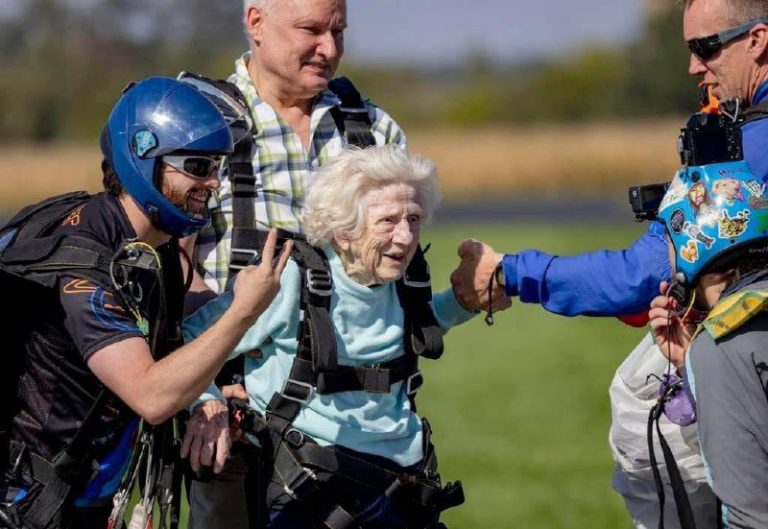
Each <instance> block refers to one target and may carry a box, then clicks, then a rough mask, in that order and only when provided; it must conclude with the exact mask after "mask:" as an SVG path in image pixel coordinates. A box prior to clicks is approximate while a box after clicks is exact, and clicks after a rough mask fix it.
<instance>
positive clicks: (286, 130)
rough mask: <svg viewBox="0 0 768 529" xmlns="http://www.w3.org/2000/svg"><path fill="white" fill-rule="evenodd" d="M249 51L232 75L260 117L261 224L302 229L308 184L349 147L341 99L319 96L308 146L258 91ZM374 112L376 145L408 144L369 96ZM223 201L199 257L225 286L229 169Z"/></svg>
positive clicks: (211, 281)
mask: <svg viewBox="0 0 768 529" xmlns="http://www.w3.org/2000/svg"><path fill="white" fill-rule="evenodd" d="M248 55H249V53H246V54H245V55H243V56H242V57H240V58H239V59H238V60H237V61H236V62H235V73H234V74H233V75H232V76H230V78H229V81H230V82H231V83H234V84H235V85H237V87H238V88H239V89H240V90H241V91H242V92H243V95H244V96H245V98H246V101H247V102H248V106H249V107H250V110H251V114H252V115H253V119H254V123H255V126H254V128H255V131H256V132H255V135H254V146H253V172H254V174H255V176H256V192H257V197H256V200H255V201H254V208H255V216H256V222H257V224H259V225H261V226H264V227H265V228H270V227H276V228H282V229H284V230H288V231H292V232H298V233H301V232H302V210H303V207H304V190H305V188H306V186H307V184H308V183H309V182H310V181H311V179H312V175H313V174H314V173H315V172H316V171H317V170H318V168H319V167H320V166H321V165H323V164H324V163H325V162H326V161H327V160H329V159H330V158H332V157H333V156H336V155H337V154H339V153H340V152H341V151H342V150H343V149H344V148H345V146H346V145H345V140H344V138H343V136H342V135H341V134H340V133H339V130H338V128H337V127H336V123H335V121H334V120H333V116H332V115H331V112H330V110H331V108H333V107H335V106H339V105H340V104H341V101H340V100H339V98H338V97H337V96H336V95H335V94H334V93H333V92H331V91H330V90H324V91H323V92H321V93H320V94H318V95H317V97H316V98H315V102H314V104H313V106H312V115H311V121H310V143H309V150H307V149H305V148H304V145H303V144H302V142H301V139H300V138H299V135H298V134H296V132H294V131H293V129H291V128H290V127H289V126H288V125H287V124H286V123H285V122H284V121H283V120H282V119H281V118H280V116H278V115H277V113H276V112H275V110H274V109H273V108H272V107H271V106H269V105H268V104H267V103H265V102H264V101H263V100H262V99H261V98H259V95H258V94H257V93H256V87H255V86H254V85H253V82H252V81H251V78H250V76H249V75H248V67H247V65H246V64H247V62H246V61H247V60H248ZM365 104H366V106H367V107H368V113H369V115H370V117H371V122H372V126H371V132H372V133H373V137H374V139H375V140H376V144H377V145H385V144H390V143H395V144H398V145H401V146H403V148H405V134H404V133H403V131H402V129H400V127H399V126H398V124H397V123H396V122H395V121H394V120H393V119H392V118H391V117H390V116H389V115H388V114H387V113H386V112H384V111H383V110H381V109H380V108H379V107H377V106H376V105H374V104H372V103H371V102H370V101H366V102H365ZM219 200H220V202H221V204H220V206H219V207H216V208H213V209H212V210H211V218H212V222H211V225H210V226H209V227H207V228H205V229H204V230H202V231H201V232H200V234H199V235H198V238H197V246H196V249H195V252H196V261H197V263H198V266H199V268H201V270H200V272H201V273H202V274H203V278H204V279H205V282H206V284H207V285H208V286H209V287H210V288H212V289H213V290H214V291H216V292H219V293H220V292H223V291H224V287H225V284H226V280H227V274H228V271H227V267H228V265H229V251H230V243H231V238H232V182H231V181H230V179H229V178H228V176H227V173H226V169H225V170H224V171H223V172H222V175H221V188H220V189H219Z"/></svg>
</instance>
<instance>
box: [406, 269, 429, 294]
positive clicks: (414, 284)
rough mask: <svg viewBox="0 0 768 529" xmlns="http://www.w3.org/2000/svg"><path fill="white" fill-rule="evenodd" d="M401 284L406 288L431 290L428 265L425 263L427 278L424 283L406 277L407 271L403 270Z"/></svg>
mask: <svg viewBox="0 0 768 529" xmlns="http://www.w3.org/2000/svg"><path fill="white" fill-rule="evenodd" d="M403 284H404V285H405V286H408V287H414V288H431V287H432V276H431V274H430V272H429V263H427V278H426V280H425V281H417V280H415V279H411V278H409V277H408V269H406V270H405V273H404V274H403Z"/></svg>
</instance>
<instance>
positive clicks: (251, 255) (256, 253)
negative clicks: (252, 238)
mask: <svg viewBox="0 0 768 529" xmlns="http://www.w3.org/2000/svg"><path fill="white" fill-rule="evenodd" d="M229 253H230V255H231V256H234V255H235V254H243V255H247V256H249V257H248V261H247V262H251V260H253V259H256V258H257V257H259V251H258V250H251V249H250V248H231V249H230V250H229ZM231 261H234V259H231ZM246 266H248V265H247V264H246V265H237V264H232V263H231V262H230V264H229V268H230V269H231V270H243V269H244V268H245V267H246Z"/></svg>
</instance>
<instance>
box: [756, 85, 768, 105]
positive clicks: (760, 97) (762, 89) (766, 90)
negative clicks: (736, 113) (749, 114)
mask: <svg viewBox="0 0 768 529" xmlns="http://www.w3.org/2000/svg"><path fill="white" fill-rule="evenodd" d="M765 99H768V81H766V82H764V83H761V84H760V86H758V87H757V90H755V95H754V96H753V97H752V104H753V105H756V104H758V103H759V102H761V101H764V100H765Z"/></svg>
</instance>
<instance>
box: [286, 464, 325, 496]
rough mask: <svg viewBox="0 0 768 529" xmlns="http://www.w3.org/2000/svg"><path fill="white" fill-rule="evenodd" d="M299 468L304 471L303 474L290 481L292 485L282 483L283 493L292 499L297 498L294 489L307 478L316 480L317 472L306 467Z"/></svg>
mask: <svg viewBox="0 0 768 529" xmlns="http://www.w3.org/2000/svg"><path fill="white" fill-rule="evenodd" d="M301 470H303V471H304V475H303V476H301V479H296V480H294V482H293V483H291V485H293V487H289V486H288V484H287V483H284V484H283V491H285V493H286V494H288V496H290V497H291V498H292V499H294V500H298V499H299V498H298V495H297V494H296V489H297V488H299V487H302V486H303V485H304V484H305V483H307V479H311V480H312V481H317V474H315V473H314V472H313V471H312V470H310V469H308V468H307V467H301Z"/></svg>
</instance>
